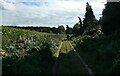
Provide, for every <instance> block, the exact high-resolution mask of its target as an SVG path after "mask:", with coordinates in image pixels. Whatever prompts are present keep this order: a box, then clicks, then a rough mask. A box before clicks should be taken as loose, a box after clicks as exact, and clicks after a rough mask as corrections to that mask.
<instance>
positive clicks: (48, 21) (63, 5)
mask: <svg viewBox="0 0 120 76" xmlns="http://www.w3.org/2000/svg"><path fill="white" fill-rule="evenodd" d="M86 2H89V4H90V5H91V6H92V8H93V11H94V14H95V16H96V18H97V19H99V17H100V16H101V15H100V14H102V10H103V9H104V4H105V3H106V0H0V21H2V22H1V24H3V25H34V26H36V25H40V26H56V27H57V26H58V25H61V24H63V25H69V26H71V27H72V26H73V25H74V24H75V23H76V22H78V18H77V17H78V16H80V17H81V18H84V14H85V8H86ZM1 17H2V18H1Z"/></svg>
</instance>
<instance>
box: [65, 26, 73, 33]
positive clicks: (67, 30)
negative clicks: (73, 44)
mask: <svg viewBox="0 0 120 76" xmlns="http://www.w3.org/2000/svg"><path fill="white" fill-rule="evenodd" d="M66 34H72V28H70V27H69V26H68V25H66Z"/></svg>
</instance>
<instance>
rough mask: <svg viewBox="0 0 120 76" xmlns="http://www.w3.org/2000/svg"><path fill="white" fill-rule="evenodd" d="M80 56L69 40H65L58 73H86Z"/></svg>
mask: <svg viewBox="0 0 120 76" xmlns="http://www.w3.org/2000/svg"><path fill="white" fill-rule="evenodd" d="M86 73H87V71H86V69H85V68H84V67H83V65H82V63H81V62H80V60H79V58H78V57H77V55H76V54H75V52H74V51H73V49H72V47H71V46H70V44H69V42H68V41H64V42H63V44H62V47H61V52H60V55H59V58H58V64H57V67H56V74H86Z"/></svg>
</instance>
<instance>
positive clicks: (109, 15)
mask: <svg viewBox="0 0 120 76" xmlns="http://www.w3.org/2000/svg"><path fill="white" fill-rule="evenodd" d="M102 15H103V16H102V25H103V26H102V27H103V28H102V29H103V32H104V33H105V34H106V35H109V34H112V33H114V32H117V33H120V2H108V3H107V4H106V5H105V9H104V10H103V13H102Z"/></svg>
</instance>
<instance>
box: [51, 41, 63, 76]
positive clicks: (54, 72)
mask: <svg viewBox="0 0 120 76" xmlns="http://www.w3.org/2000/svg"><path fill="white" fill-rule="evenodd" d="M62 44H63V42H61V44H60V46H59V48H58V52H57V60H56V62H55V65H54V67H53V74H56V69H57V64H58V60H59V54H60V51H61V47H62Z"/></svg>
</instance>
